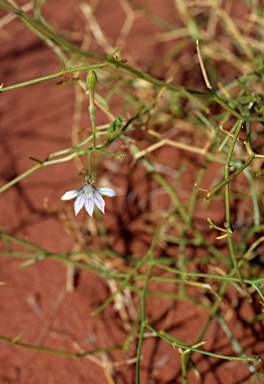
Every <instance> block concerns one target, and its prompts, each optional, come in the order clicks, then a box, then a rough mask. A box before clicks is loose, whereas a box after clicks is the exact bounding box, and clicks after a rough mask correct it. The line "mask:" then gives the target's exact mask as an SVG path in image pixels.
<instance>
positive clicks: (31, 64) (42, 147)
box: [0, 0, 264, 384]
mask: <svg viewBox="0 0 264 384" xmlns="http://www.w3.org/2000/svg"><path fill="white" fill-rule="evenodd" d="M162 3H163V2H162ZM164 3H166V6H164V5H162V6H161V2H160V1H153V2H152V3H151V4H152V5H151V6H152V9H153V11H155V12H156V14H158V15H159V17H161V18H165V19H166V20H167V21H171V22H173V23H176V24H177V26H180V25H181V21H180V18H179V16H177V15H175V9H174V7H173V4H172V2H170V1H167V0H166V1H165V2H164ZM20 4H21V5H22V2H20ZM43 12H44V15H45V17H46V18H47V20H48V21H49V22H50V23H51V24H52V25H53V26H54V27H55V28H56V29H57V30H58V31H61V32H62V33H64V32H65V31H66V30H67V29H71V28H72V30H74V31H82V30H83V29H84V22H83V18H82V17H81V16H80V12H79V11H78V9H77V7H76V4H75V2H74V1H68V2H66V1H64V0H56V1H53V2H50V3H48V4H47V5H45V6H44V8H43ZM0 14H1V16H3V15H4V14H5V13H4V12H3V11H0ZM96 17H97V18H98V20H99V21H100V24H101V25H102V26H103V29H104V31H105V32H106V34H107V35H109V36H111V38H112V43H113V44H114V43H115V41H116V38H117V37H118V36H119V31H120V27H121V26H122V25H123V23H124V21H125V16H124V12H123V11H122V8H121V7H120V5H119V6H116V2H109V1H106V0H104V1H99V3H98V6H97V9H96ZM155 32H156V31H155V28H154V27H153V25H152V24H150V23H148V20H147V18H146V17H142V18H138V19H136V20H135V22H134V25H133V27H132V29H131V31H130V33H129V35H128V36H127V37H126V40H125V44H124V49H123V52H122V55H123V56H124V57H126V58H127V59H128V60H129V64H130V65H131V66H135V67H137V66H140V67H141V68H142V69H143V70H144V71H147V72H149V73H150V72H151V71H152V73H153V74H158V72H159V70H158V69H155V66H153V63H155V62H156V61H157V60H158V59H159V57H160V56H161V55H162V54H163V52H165V51H166V49H167V47H168V45H169V43H168V45H166V44H165V43H155V44H154V43H153V44H152V37H153V34H154V33H155ZM73 38H75V39H76V41H77V42H78V34H76V35H74V34H73ZM0 42H1V70H0V74H1V81H3V82H4V85H5V86H8V85H11V84H14V83H18V82H22V81H26V80H28V79H32V78H34V77H41V76H44V75H46V74H50V73H55V72H57V71H59V70H60V68H61V62H60V60H59V59H58V58H57V56H55V55H54V54H53V53H52V51H51V50H49V49H48V48H47V47H46V46H45V44H44V43H43V42H41V41H40V40H39V39H38V38H37V37H36V36H35V35H34V34H33V33H32V32H31V31H30V30H28V29H27V28H25V27H24V26H23V25H22V24H21V23H20V22H18V21H16V20H14V21H12V22H10V23H9V24H8V25H7V26H6V27H5V34H2V36H1V40H0ZM93 45H94V49H95V50H97V51H99V52H102V49H101V48H100V47H96V45H95V44H92V47H93ZM103 53H104V52H103ZM151 67H152V68H151ZM186 71H188V69H186ZM196 76H197V79H196ZM198 78H199V82H198V85H197V87H198V88H203V85H202V84H201V82H200V81H201V79H200V75H198V74H197V75H195V76H194V77H193V78H192V82H193V83H194V84H195V82H196V80H197V81H198ZM174 81H175V83H178V84H187V83H188V81H189V82H190V80H189V79H186V78H184V72H183V73H181V74H180V75H179V76H178V77H177V74H176V75H175V78H174ZM56 82H57V80H54V81H48V82H43V83H41V86H39V85H38V86H36V85H31V86H29V87H26V88H20V89H16V90H12V91H9V92H6V93H4V94H2V95H1V104H0V113H1V141H0V147H1V185H3V184H4V183H6V182H7V181H9V180H12V179H13V178H14V177H16V176H17V175H19V174H21V173H23V172H25V171H26V170H27V169H29V168H30V167H32V160H29V157H35V158H38V159H44V158H45V157H46V155H47V153H51V152H53V151H58V150H60V149H63V148H65V147H67V146H70V145H71V137H70V134H71V133H70V132H71V126H72V121H73V111H74V90H73V88H72V87H62V88H58V87H56V86H55V84H56ZM113 109H114V110H115V109H116V110H118V105H113ZM85 118H87V117H85ZM101 118H103V117H101ZM99 120H100V115H99ZM99 122H100V121H99ZM166 150H167V149H166ZM174 153H175V152H174ZM170 156H171V155H170V153H168V157H170ZM180 156H181V154H178V157H180ZM129 161H130V159H129V157H128V158H126V159H125V160H124V163H123V164H124V165H123V167H122V171H121V174H119V175H114V176H112V180H111V182H112V184H113V185H116V186H118V188H120V190H121V189H122V191H123V195H122V196H121V197H120V198H118V199H117V200H115V201H114V200H113V201H112V200H110V199H108V201H107V212H108V217H109V218H108V217H107V218H104V220H105V223H106V227H107V228H108V229H109V231H110V232H111V231H112V234H110V238H111V239H112V241H113V242H117V245H118V247H120V251H124V250H125V251H127V252H131V248H133V250H136V252H137V253H141V254H144V251H145V250H146V249H144V248H145V247H146V246H145V245H144V240H145V239H146V241H148V235H147V234H142V233H140V227H139V228H138V235H136V234H135V232H134V229H135V227H137V225H139V224H138V223H137V222H136V219H135V218H136V215H137V212H136V208H135V207H134V208H133V204H132V203H127V200H126V192H128V191H129V189H130V185H129V184H133V185H134V186H135V188H136V189H137V190H138V191H139V195H140V198H141V200H142V202H143V204H148V203H149V199H148V195H147V183H145V184H143V183H142V181H144V180H145V173H144V171H143V170H142V169H140V168H139V169H136V168H135V169H133V170H131V168H130V167H129ZM190 161H192V159H190ZM128 175H129V178H128ZM77 182H78V180H77ZM193 182H194V180H193V179H192V177H191V176H188V177H186V185H185V188H186V190H188V187H189V186H193ZM80 183H81V182H80ZM74 184H76V169H75V167H74V164H73V163H63V164H59V165H56V166H54V167H46V168H43V169H41V170H39V171H38V172H36V173H34V174H32V175H31V176H29V177H28V178H26V179H25V180H23V181H21V182H20V183H19V184H16V185H15V186H14V187H12V188H11V189H10V190H8V192H5V193H3V194H2V195H1V200H0V212H1V213H0V215H1V226H2V228H3V229H4V230H5V231H6V232H8V233H10V234H13V235H15V236H18V237H21V238H23V239H25V240H27V239H29V240H30V241H31V242H33V243H36V244H38V245H39V246H40V247H44V248H45V249H47V250H48V251H50V252H67V251H71V250H72V247H73V244H74V241H73V237H72V236H70V235H69V233H68V232H66V231H65V229H64V228H63V226H61V225H60V223H59V222H58V220H57V219H56V218H54V217H53V216H52V214H50V213H48V212H47V210H46V207H47V204H48V206H49V207H50V210H51V211H52V210H54V211H58V210H60V209H62V206H63V205H64V204H63V203H62V202H61V201H60V196H61V195H62V194H63V193H64V192H65V190H68V189H71V188H72V187H73V185H74ZM124 191H125V192H124ZM160 203H161V204H166V201H157V202H156V203H155V201H154V202H152V204H153V209H155V208H156V207H157V206H158V205H159V204H160ZM216 205H217V204H216ZM211 208H212V212H211V214H212V216H211V217H212V218H213V215H219V211H220V212H221V209H220V208H221V207H218V209H217V211H218V212H217V213H214V212H216V210H215V209H214V207H213V206H212V207H211ZM70 210H72V204H69V211H68V212H70ZM113 210H117V211H118V212H119V213H120V212H121V213H122V212H125V213H124V215H123V221H120V223H119V224H118V223H117V220H114V219H113V215H112V212H113ZM220 214H221V213H220ZM69 215H70V213H69ZM207 216H208V212H205V213H204V217H203V219H205V218H206V217H207ZM71 217H72V216H71ZM84 217H85V213H84V212H82V214H80V216H79V217H78V219H77V222H78V223H79V224H80V226H81V225H82V224H81V223H82V222H83V221H84ZM133 217H134V221H133V220H132V221H131V218H132V219H133ZM113 223H114V224H115V225H116V227H115V228H114V227H113ZM124 223H125V224H126V226H125V227H124ZM129 236H130V237H129ZM21 262H22V260H14V259H10V258H4V257H3V258H1V259H0V263H1V267H0V281H4V282H5V283H6V284H5V285H3V286H1V288H0V334H1V335H2V336H5V337H8V338H14V337H16V336H18V335H21V339H20V341H21V342H23V343H25V344H31V345H35V346H41V347H46V348H54V349H58V350H65V351H69V352H78V351H81V350H82V349H84V350H90V349H96V348H106V347H111V346H112V345H117V344H120V343H122V342H123V341H124V340H125V339H126V337H127V332H126V330H125V329H124V326H123V323H122V322H121V320H120V318H119V317H118V316H115V311H113V308H112V306H111V305H110V306H109V307H107V308H106V310H104V311H103V312H102V313H101V314H99V315H97V316H93V315H92V311H94V310H95V309H96V308H98V306H99V305H100V304H102V303H103V302H104V300H106V298H107V297H108V296H109V293H110V290H109V287H108V286H107V284H106V282H105V281H103V280H102V279H100V278H99V277H97V276H96V275H94V274H92V273H90V272H86V271H81V272H80V274H79V276H78V280H77V284H76V287H75V289H74V290H73V292H71V293H69V292H66V276H67V275H66V272H67V267H66V266H65V265H64V264H63V263H60V262H58V261H55V260H45V261H43V262H39V263H35V264H33V265H31V266H27V267H24V268H21ZM166 287H167V289H171V290H172V291H173V289H174V287H173V286H171V287H168V285H166ZM155 290H157V285H156V286H155ZM194 294H195V292H194ZM230 301H232V292H230ZM254 305H255V307H257V306H258V303H255V304H254ZM250 312H252V316H253V315H254V312H253V309H252V307H250V308H248V307H247V306H246V305H245V304H243V303H242V304H241V309H240V312H239V313H230V314H229V316H233V317H234V318H236V319H237V322H238V323H239V324H240V327H239V328H238V329H234V330H233V331H234V334H235V335H236V337H237V338H238V340H239V341H240V343H241V344H242V346H243V347H244V348H245V350H250V352H251V353H254V354H255V355H257V354H260V355H261V354H262V355H263V353H264V350H263V342H262V340H263V323H262V324H261V323H258V325H257V326H255V325H254V326H252V327H249V326H248V325H247V324H246V323H245V322H244V321H243V314H246V316H247V318H248V317H249V313H250ZM148 317H149V318H150V319H152V320H153V321H154V324H155V326H156V327H157V328H158V329H166V330H167V331H171V332H175V335H177V337H180V338H181V339H183V340H185V341H186V343H190V344H191V343H193V342H194V341H195V340H196V336H195V335H196V334H197V333H198V331H199V330H200V328H201V324H203V323H204V322H205V320H206V317H207V314H206V313H205V312H203V311H200V312H199V311H197V312H196V313H193V307H192V306H191V305H189V304H188V303H181V302H179V303H177V304H176V305H175V302H174V304H173V306H172V302H171V301H170V300H169V299H165V300H164V299H158V298H155V299H153V300H150V302H149V309H148ZM190 330H192V331H193V334H192V333H190ZM222 332H223V331H222V330H221V329H220V327H219V325H218V324H217V323H216V322H215V324H214V327H210V330H209V331H208V332H207V334H206V337H205V338H206V340H208V344H207V349H208V350H212V351H214V350H217V351H218V353H222V354H233V351H232V349H231V348H230V345H227V344H226V343H225V342H224V341H223V340H225V338H224V335H223V333H222ZM193 335H194V336H193ZM135 351H136V345H134V346H133V345H132V346H131V348H130V350H129V351H126V352H125V353H124V352H122V351H114V352H110V353H109V355H106V354H100V353H99V354H97V355H94V356H89V357H88V358H81V359H70V358H67V357H60V356H56V355H51V354H47V353H43V352H37V351H32V350H27V349H24V348H19V347H17V346H12V345H9V344H6V343H1V348H0V383H1V384H8V383H10V384H15V383H16V384H18V383H19V384H35V383H36V384H57V383H63V384H67V383H71V384H72V383H74V384H81V383H96V384H97V383H98V384H99V383H100V384H107V383H117V384H132V383H134V382H135V365H134V364H133V363H131V364H130V365H125V366H122V365H120V366H117V367H115V368H114V369H113V370H111V368H108V366H107V363H108V362H109V359H110V358H111V360H112V361H125V360H127V359H129V358H133V357H135ZM142 355H143V360H142V376H141V380H142V381H141V382H142V384H146V383H161V384H172V383H181V369H180V359H179V353H178V351H177V350H173V349H172V348H171V347H170V346H169V345H168V344H165V343H163V342H162V341H161V340H156V339H149V340H148V341H146V342H144V347H143V353H142ZM195 361H196V364H197V366H198V368H199V371H200V373H201V375H202V377H201V379H199V380H198V379H197V378H196V377H195V375H194V374H193V373H190V376H189V383H194V384H195V383H204V384H209V383H210V384H221V383H231V384H238V383H244V382H250V381H247V380H250V377H251V374H250V372H249V370H248V368H247V366H246V364H243V363H241V362H232V361H230V362H228V361H225V360H222V361H219V360H217V362H216V359H214V358H210V357H202V356H196V358H195ZM259 369H260V370H261V368H259ZM111 380H112V381H111ZM252 382H253V381H252ZM259 382H261V381H259ZM263 382H264V381H263Z"/></svg>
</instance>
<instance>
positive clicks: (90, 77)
mask: <svg viewBox="0 0 264 384" xmlns="http://www.w3.org/2000/svg"><path fill="white" fill-rule="evenodd" d="M96 80H97V77H96V73H95V72H94V71H93V70H92V69H91V70H90V71H89V72H88V74H87V76H86V84H87V87H88V89H89V91H93V90H94V88H95V85H96Z"/></svg>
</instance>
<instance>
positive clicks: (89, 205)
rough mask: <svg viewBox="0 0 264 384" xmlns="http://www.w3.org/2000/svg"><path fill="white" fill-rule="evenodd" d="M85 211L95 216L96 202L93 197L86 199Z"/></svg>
mask: <svg viewBox="0 0 264 384" xmlns="http://www.w3.org/2000/svg"><path fill="white" fill-rule="evenodd" d="M84 207H85V210H86V212H87V213H88V214H89V215H90V216H93V210H94V200H93V196H92V197H87V196H86V198H85V205H84Z"/></svg>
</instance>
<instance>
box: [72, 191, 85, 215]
mask: <svg viewBox="0 0 264 384" xmlns="http://www.w3.org/2000/svg"><path fill="white" fill-rule="evenodd" d="M85 199H86V196H85V194H84V193H83V191H82V190H81V191H80V192H79V194H78V197H77V199H76V200H75V202H74V211H75V216H77V215H78V213H79V212H80V210H81V209H82V207H83V206H84V203H85Z"/></svg>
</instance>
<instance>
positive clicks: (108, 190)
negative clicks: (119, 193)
mask: <svg viewBox="0 0 264 384" xmlns="http://www.w3.org/2000/svg"><path fill="white" fill-rule="evenodd" d="M97 190H98V192H99V193H100V194H101V195H104V196H109V197H113V196H116V192H115V191H114V190H113V189H111V188H98V189H97Z"/></svg>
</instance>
